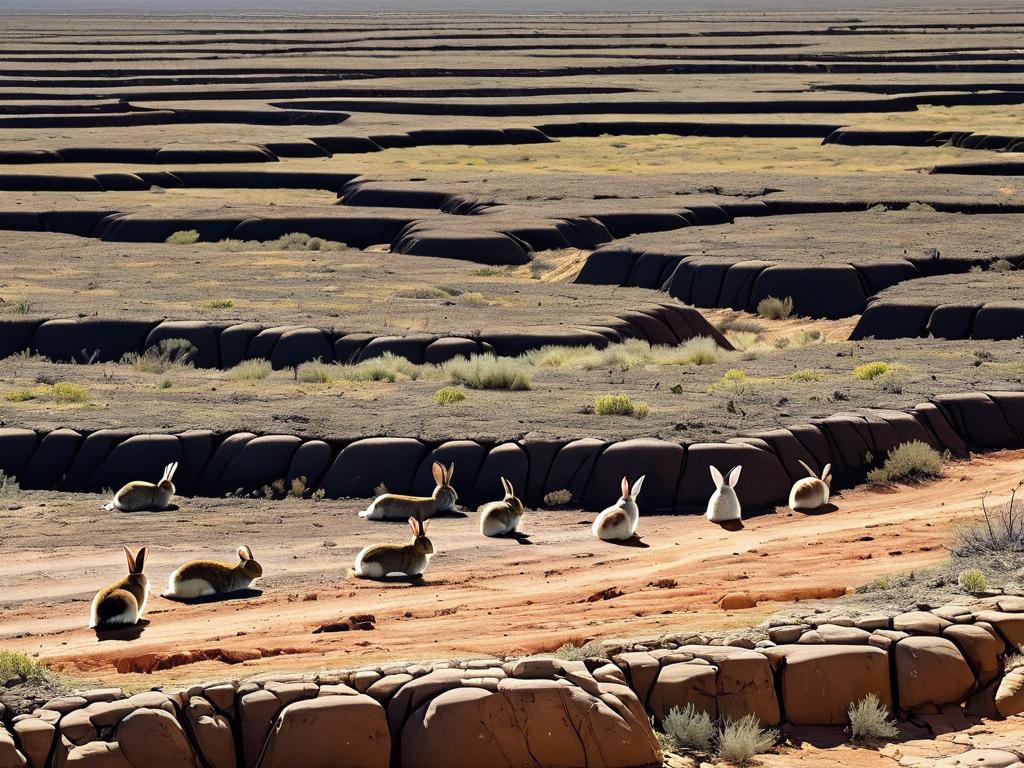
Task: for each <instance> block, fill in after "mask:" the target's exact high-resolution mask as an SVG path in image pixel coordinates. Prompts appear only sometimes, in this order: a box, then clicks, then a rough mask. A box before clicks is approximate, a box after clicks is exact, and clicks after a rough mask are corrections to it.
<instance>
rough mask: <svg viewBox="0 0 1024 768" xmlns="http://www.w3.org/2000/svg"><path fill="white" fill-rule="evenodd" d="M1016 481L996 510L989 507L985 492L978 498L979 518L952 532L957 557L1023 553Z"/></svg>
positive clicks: (1023, 509) (1023, 511)
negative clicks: (1008, 496)
mask: <svg viewBox="0 0 1024 768" xmlns="http://www.w3.org/2000/svg"><path fill="white" fill-rule="evenodd" d="M1021 485H1024V482H1022V483H1019V484H1018V485H1017V487H1016V488H1014V489H1013V492H1012V493H1011V494H1010V498H1009V500H1008V501H1007V502H1006V503H1005V504H1003V505H1002V506H1001V507H999V508H998V509H991V508H990V507H989V505H988V501H987V495H986V496H982V498H981V510H982V521H981V523H980V524H978V525H976V526H973V527H971V528H965V529H962V530H959V531H957V532H956V548H955V549H954V550H953V554H955V555H956V556H957V557H974V556H977V555H992V554H1004V553H1020V552H1024V503H1021V502H1020V501H1018V500H1017V491H1018V490H1019V489H1020V487H1021Z"/></svg>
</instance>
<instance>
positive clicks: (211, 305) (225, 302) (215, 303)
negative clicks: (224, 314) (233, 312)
mask: <svg viewBox="0 0 1024 768" xmlns="http://www.w3.org/2000/svg"><path fill="white" fill-rule="evenodd" d="M203 306H205V307H206V308H207V309H231V308H232V307H233V306H235V300H234V299H210V300H209V301H208V302H206V304H204V305H203Z"/></svg>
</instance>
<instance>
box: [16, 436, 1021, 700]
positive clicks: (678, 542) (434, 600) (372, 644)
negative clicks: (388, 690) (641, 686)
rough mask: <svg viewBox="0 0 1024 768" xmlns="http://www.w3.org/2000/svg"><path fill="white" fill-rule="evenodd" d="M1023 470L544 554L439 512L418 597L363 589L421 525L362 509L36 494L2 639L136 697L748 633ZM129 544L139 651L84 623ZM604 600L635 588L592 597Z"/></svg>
mask: <svg viewBox="0 0 1024 768" xmlns="http://www.w3.org/2000/svg"><path fill="white" fill-rule="evenodd" d="M1022 471H1024V451H1005V452H1001V453H997V454H991V455H988V456H983V457H979V458H977V459H975V460H973V461H972V462H971V463H970V464H962V465H954V466H952V467H951V468H950V470H949V472H948V476H947V478H946V479H944V480H942V481H939V482H936V483H932V484H929V485H925V486H920V487H916V488H900V489H898V490H893V491H886V492H879V491H871V490H866V489H863V490H856V491H851V492H847V493H845V494H842V495H841V496H839V497H837V498H836V500H835V502H836V504H837V506H838V510H837V511H835V512H832V513H830V514H825V515H818V516H806V515H797V514H792V513H789V512H788V511H785V512H780V513H779V514H774V515H765V516H761V517H757V518H754V519H751V520H749V521H748V522H747V526H746V528H745V529H744V530H743V531H740V532H736V533H728V532H726V531H723V530H720V529H718V528H717V527H714V526H712V525H710V524H708V523H706V522H705V521H704V519H703V518H702V517H651V518H646V519H643V520H642V521H641V528H640V530H641V533H642V534H643V538H644V544H645V545H646V547H630V546H616V545H612V544H607V543H601V542H598V541H597V540H595V539H592V538H591V537H590V532H589V530H588V526H589V525H590V522H591V519H592V518H591V516H590V515H588V514H585V513H580V512H576V511H558V512H542V513H534V514H530V515H529V516H528V518H527V519H526V522H525V526H524V527H525V529H526V530H527V531H528V532H529V533H530V534H531V538H532V541H533V543H532V544H531V545H526V544H520V543H517V542H516V541H514V540H492V539H484V538H483V537H481V536H480V535H479V534H478V532H477V530H476V515H475V514H473V515H470V516H469V517H467V518H449V519H440V520H437V521H435V522H434V525H433V529H434V530H433V539H434V541H435V545H436V547H437V549H438V552H439V554H438V555H437V556H436V558H435V559H434V561H433V562H432V564H431V567H430V568H429V569H428V571H427V574H426V576H427V578H426V580H425V582H424V583H423V584H422V585H417V586H412V585H407V584H385V585H382V584H377V583H373V582H366V581H362V580H359V579H354V578H351V577H350V574H349V570H350V566H351V563H352V558H353V556H354V554H355V553H356V552H357V551H358V549H359V548H361V547H362V546H364V545H365V544H367V543H370V542H373V541H382V540H388V539H390V538H399V539H404V538H405V535H406V532H407V529H406V528H405V527H404V525H392V524H386V523H371V522H367V521H364V520H361V519H359V518H357V517H356V514H355V512H356V510H357V509H359V508H361V507H362V504H361V503H360V502H357V501H341V502H319V503H314V502H308V501H295V500H292V501H283V502H273V501H262V500H260V501H253V500H238V499H223V500H208V499H207V500H192V499H183V500H181V504H182V507H181V509H179V510H177V511H171V512H166V513H162V514H146V515H136V516H127V515H118V514H109V513H103V512H101V511H100V510H99V499H98V497H94V496H86V495H73V496H72V495H58V494H28V493H26V494H22V495H20V496H17V497H9V498H8V499H7V500H6V501H7V503H5V504H4V505H3V509H2V510H0V530H2V531H3V535H2V538H0V616H2V618H0V646H3V647H7V648H16V649H21V650H26V651H30V652H38V653H39V654H40V655H41V656H42V657H44V658H45V659H46V660H47V661H49V662H50V663H51V664H53V665H54V666H56V667H57V668H60V669H63V670H64V671H65V672H67V673H68V674H70V675H71V676H73V677H76V678H79V677H80V678H86V679H89V680H100V679H102V680H104V681H108V682H110V681H114V680H115V679H116V681H117V682H118V683H119V684H123V685H138V684H147V683H156V682H168V681H180V680H185V679H196V678H210V677H216V676H224V675H238V674H248V673H255V672H258V671H267V670H270V669H277V670H297V669H303V670H309V669H316V668H320V667H329V666H351V665H356V664H363V663H378V662H386V661H387V660H389V659H392V660H393V659H416V658H441V657H447V656H465V655H471V654H479V653H496V654H501V653H526V652H534V651H539V650H547V649H552V648H555V647H557V646H558V645H560V644H561V643H563V642H565V641H567V640H574V641H577V642H579V641H582V640H585V639H589V638H593V637H613V636H617V637H622V636H637V635H643V634H647V633H656V632H661V631H702V630H709V629H726V628H729V627H732V626H744V625H748V624H750V623H753V622H756V621H758V620H760V619H761V618H762V617H763V616H764V615H765V614H766V613H769V612H773V611H775V610H778V609H779V608H780V607H781V606H780V604H779V603H778V602H771V601H769V602H764V603H762V604H761V605H760V606H759V607H758V608H755V609H750V610H746V611H736V612H725V611H723V610H721V609H720V608H719V607H718V606H716V604H715V601H716V600H718V599H719V598H720V597H721V596H722V595H723V594H724V593H726V592H730V591H736V590H743V591H748V592H751V593H763V594H767V595H769V596H775V597H776V599H777V600H779V601H781V602H785V601H786V600H787V599H789V598H792V597H793V596H794V595H798V594H800V593H798V592H795V591H796V590H807V592H804V593H803V595H802V596H804V597H806V596H807V595H814V594H816V593H818V592H819V591H822V590H827V589H830V588H835V587H840V588H844V587H853V586H854V585H857V584H861V583H865V582H868V581H870V580H872V579H873V578H875V577H876V576H878V575H881V574H884V573H893V572H898V571H906V570H910V569H914V568H919V567H922V566H926V565H929V564H932V563H936V562H938V561H941V560H942V559H943V558H944V557H945V555H946V553H945V550H944V549H943V546H944V545H946V544H948V543H949V541H950V537H951V534H952V530H953V529H954V527H955V526H956V525H958V524H962V523H963V522H964V521H965V520H967V519H969V518H971V517H972V516H976V515H977V514H978V510H979V500H980V498H981V495H982V494H983V493H984V492H986V491H992V492H994V493H995V494H996V496H1004V495H1005V494H1007V493H1008V492H1009V491H1010V489H1011V488H1012V487H1013V486H1014V485H1015V484H1016V483H1017V482H1018V480H1019V479H1020V478H1021V476H1022ZM241 541H244V542H246V543H249V544H250V545H251V546H252V547H253V549H254V550H255V552H256V555H257V558H258V559H259V560H260V561H261V562H262V563H263V565H264V569H265V572H266V574H267V577H266V578H265V579H264V580H263V581H262V582H258V583H257V586H262V589H263V594H261V595H259V596H256V597H252V598H249V599H240V600H232V601H227V602H221V603H212V604H203V605H184V604H180V603H175V602H172V601H169V600H166V599H163V598H161V597H159V596H158V593H159V592H160V591H162V589H163V588H164V586H165V584H166V578H167V575H168V574H169V573H170V571H171V570H172V569H173V568H174V567H175V566H176V565H178V564H180V563H181V562H182V561H183V560H184V559H186V558H189V557H192V556H199V555H202V556H218V555H222V556H224V557H227V556H228V555H229V554H230V553H231V552H232V551H233V547H234V545H235V544H236V543H238V542H241ZM122 542H125V543H128V544H132V545H136V544H141V543H148V544H150V545H151V546H152V556H151V564H150V566H149V567H148V571H149V573H150V577H151V580H152V582H153V585H154V593H155V594H154V596H153V597H152V598H151V600H150V604H149V610H148V613H147V618H148V619H149V620H150V623H149V625H148V626H147V627H146V628H145V630H144V632H143V633H142V635H141V636H140V637H139V638H137V639H135V640H125V639H112V640H105V641H103V642H98V641H97V638H96V636H95V635H94V634H93V633H92V632H91V631H89V630H87V629H86V628H85V623H86V616H87V611H88V603H89V600H90V599H91V597H92V592H93V591H94V590H95V589H96V588H98V587H100V586H102V585H103V584H104V583H106V582H108V581H109V580H111V579H113V578H115V577H118V576H120V575H121V574H122V573H123V572H124V558H123V555H122V554H121V553H120V544H121V543H122ZM661 580H671V581H665V582H662V583H660V584H658V582H661ZM673 581H674V582H675V584H674V585H673ZM604 590H615V591H616V592H621V593H622V594H621V595H620V596H616V597H612V598H611V599H601V598H596V599H594V601H592V602H590V601H588V598H589V597H591V596H594V595H598V594H599V593H601V592H602V591H604ZM313 596H315V598H316V599H312V597H313ZM363 613H371V614H373V615H374V616H375V617H376V620H377V628H376V630H374V631H369V632H364V631H351V632H336V633H321V634H314V633H313V630H314V629H316V628H317V627H319V626H320V625H321V624H324V623H330V622H334V621H338V620H341V619H344V618H347V617H348V616H350V615H352V614H363ZM257 649H258V650H260V652H261V653H262V654H263V656H264V658H261V659H253V660H249V661H245V662H244V664H243V665H242V666H230V667H229V666H227V665H226V663H225V661H223V660H217V659H216V658H214V659H213V660H205V661H199V662H196V663H184V664H181V665H179V666H175V667H174V668H173V669H167V670H160V671H157V672H156V673H155V674H153V675H152V676H144V675H140V674H137V673H131V674H117V673H116V670H117V667H118V666H119V665H120V667H121V669H131V668H144V667H145V666H147V664H149V663H150V662H151V661H152V659H153V658H158V657H167V656H168V655H169V654H176V653H177V654H181V653H188V652H198V651H206V652H207V655H208V656H212V657H220V658H223V656H224V655H225V654H227V655H228V656H229V657H232V656H247V655H255V654H254V653H253V651H255V650H257ZM152 654H155V655H156V656H152ZM182 661H189V659H188V658H186V657H179V658H178V659H177V662H182Z"/></svg>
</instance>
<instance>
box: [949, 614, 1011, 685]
mask: <svg viewBox="0 0 1024 768" xmlns="http://www.w3.org/2000/svg"><path fill="white" fill-rule="evenodd" d="M942 636H943V637H945V638H946V639H947V640H952V641H953V643H954V644H955V645H956V647H957V648H959V649H960V653H962V654H963V655H964V658H965V659H967V663H968V664H970V665H971V671H973V672H974V676H975V677H976V678H977V679H978V684H979V685H988V684H989V683H991V682H992V681H993V680H995V679H996V678H997V677H999V674H1000V672H1002V666H1003V665H1002V661H1001V658H1002V654H1003V650H1004V648H1005V644H1004V643H1003V640H1002V638H1000V637H999V636H998V635H997V634H996V633H995V630H993V629H992V627H991V626H990V625H988V624H954V625H953V626H952V627H946V629H944V630H943V632H942Z"/></svg>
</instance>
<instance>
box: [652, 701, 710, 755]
mask: <svg viewBox="0 0 1024 768" xmlns="http://www.w3.org/2000/svg"><path fill="white" fill-rule="evenodd" d="M661 729H662V730H663V731H664V732H665V733H666V734H667V735H668V736H669V737H671V739H672V743H673V745H674V746H678V747H682V748H683V749H694V750H697V751H700V752H707V751H709V750H710V749H711V745H712V744H713V743H714V740H715V723H714V721H713V720H712V719H711V716H710V715H708V713H707V712H704V711H703V710H698V709H697V708H696V707H695V706H693V704H687V705H686V706H685V707H683V708H682V709H680V708H679V707H672V709H670V710H669V711H668V714H667V715H665V717H664V719H663V720H662V721H661Z"/></svg>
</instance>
